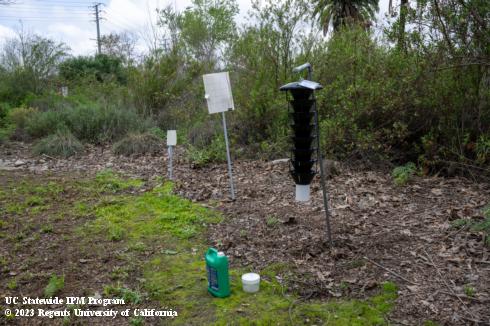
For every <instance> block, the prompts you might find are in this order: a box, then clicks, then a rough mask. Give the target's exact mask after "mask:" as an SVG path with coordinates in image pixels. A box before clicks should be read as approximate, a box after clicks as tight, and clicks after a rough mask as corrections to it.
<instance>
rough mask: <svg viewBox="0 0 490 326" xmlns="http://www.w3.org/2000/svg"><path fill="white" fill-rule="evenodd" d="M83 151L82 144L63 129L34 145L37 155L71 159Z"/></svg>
mask: <svg viewBox="0 0 490 326" xmlns="http://www.w3.org/2000/svg"><path fill="white" fill-rule="evenodd" d="M82 150H83V145H82V143H81V142H80V141H79V140H78V139H77V138H76V137H75V136H73V135H72V133H71V132H70V131H69V130H68V129H66V128H62V129H59V130H57V131H56V132H55V133H54V134H52V135H49V136H47V137H45V138H43V139H41V140H40V141H39V142H37V144H36V145H34V148H33V152H34V153H35V154H37V155H40V154H46V155H49V156H57V157H69V156H72V155H74V154H76V153H79V152H81V151H82Z"/></svg>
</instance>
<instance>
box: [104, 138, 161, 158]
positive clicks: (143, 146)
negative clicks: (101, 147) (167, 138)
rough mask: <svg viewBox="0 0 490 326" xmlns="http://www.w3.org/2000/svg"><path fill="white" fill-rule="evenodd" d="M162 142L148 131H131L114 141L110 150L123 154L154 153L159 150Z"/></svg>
mask: <svg viewBox="0 0 490 326" xmlns="http://www.w3.org/2000/svg"><path fill="white" fill-rule="evenodd" d="M162 144H163V141H162V139H161V138H160V137H158V136H156V135H154V134H152V133H150V132H147V133H131V134H129V135H128V136H126V137H124V138H123V139H121V140H120V141H118V142H117V143H115V144H114V146H113V147H112V150H113V152H114V153H115V154H118V155H125V156H131V155H142V154H155V153H158V152H159V151H160V150H161V148H162Z"/></svg>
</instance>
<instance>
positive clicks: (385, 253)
mask: <svg viewBox="0 0 490 326" xmlns="http://www.w3.org/2000/svg"><path fill="white" fill-rule="evenodd" d="M29 153H30V152H29V146H27V145H23V144H19V143H16V144H11V145H10V146H4V147H2V148H0V159H1V160H0V169H2V170H16V171H18V172H22V171H24V172H28V171H29V173H32V174H37V173H41V174H45V173H50V172H56V173H57V172H60V173H68V174H71V173H77V174H94V173H96V172H97V171H99V170H101V169H105V168H110V169H112V170H114V171H119V172H122V173H124V174H126V175H132V176H135V177H141V178H145V179H148V178H151V177H154V176H157V175H160V176H165V174H166V168H167V164H166V158H165V156H166V155H163V154H162V156H159V157H150V156H148V157H146V156H145V157H139V158H125V157H116V156H113V155H112V154H111V153H110V149H109V148H104V147H96V148H88V149H87V153H86V154H84V155H82V156H78V157H72V158H70V159H66V160H61V159H54V158H50V157H31V156H30V154H29ZM183 157H184V155H183V153H182V152H181V151H177V159H176V162H175V163H174V166H175V172H174V175H175V179H176V190H177V192H178V193H179V194H181V195H183V196H184V197H187V198H189V199H192V200H194V201H198V202H202V203H204V204H206V205H209V206H213V207H218V209H220V210H221V211H223V212H224V214H225V216H227V218H226V219H225V221H224V222H223V223H221V224H219V225H218V226H217V227H216V228H215V229H212V230H209V239H210V241H211V242H212V243H215V244H216V246H217V247H219V248H220V249H223V250H225V251H226V252H227V254H228V255H229V256H230V257H231V259H232V264H233V265H235V266H249V267H251V268H252V269H255V270H259V271H260V270H261V268H263V267H265V266H266V265H269V264H271V263H283V264H288V265H290V266H293V269H294V270H295V273H294V274H292V275H289V274H288V275H284V279H283V280H282V281H284V282H285V283H287V284H288V286H290V287H291V288H294V289H295V290H297V291H299V292H300V293H302V294H303V295H304V296H305V298H312V297H321V298H339V297H340V298H342V297H355V298H363V297H367V296H369V295H370V290H371V289H373V288H375V287H376V285H377V284H379V283H381V282H383V281H386V280H392V281H394V282H395V283H396V284H397V285H398V287H399V298H398V299H397V302H396V307H395V310H394V311H393V313H392V314H391V316H390V320H391V321H392V322H393V323H395V324H402V325H417V324H423V322H424V321H426V320H433V321H437V322H438V323H440V324H443V325H463V324H464V325H471V324H490V248H489V247H488V246H486V245H485V244H484V238H483V233H479V232H475V231H472V230H471V229H470V228H468V227H466V226H462V227H455V226H454V222H453V221H455V220H459V219H466V220H480V219H482V218H483V213H482V208H483V207H484V206H485V205H487V204H488V203H490V187H489V185H487V184H484V183H474V182H470V181H468V180H466V179H463V178H451V179H444V178H432V177H423V178H422V177H416V178H415V179H414V180H413V181H411V182H410V183H409V184H408V185H406V186H403V187H399V186H395V185H394V184H393V182H392V180H391V177H390V176H389V174H387V173H384V172H377V171H356V170H354V169H349V168H347V167H342V168H341V169H340V173H339V174H338V175H336V176H334V177H333V178H330V179H329V180H328V193H329V196H330V208H331V216H332V232H333V238H334V245H333V247H330V246H329V245H328V244H327V243H326V242H325V213H324V211H323V203H322V198H321V191H320V187H319V184H318V179H316V180H315V181H314V183H313V185H312V200H311V202H309V203H307V204H299V203H296V202H295V201H294V193H293V192H294V184H293V182H292V179H291V178H290V176H289V174H288V166H287V163H273V162H263V161H237V162H235V164H234V172H235V181H236V188H237V200H236V201H230V200H227V196H228V179H227V174H226V164H220V165H212V166H209V167H206V168H201V169H192V168H191V167H190V165H189V164H188V163H185V161H184V158H183Z"/></svg>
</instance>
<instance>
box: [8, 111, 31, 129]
mask: <svg viewBox="0 0 490 326" xmlns="http://www.w3.org/2000/svg"><path fill="white" fill-rule="evenodd" d="M37 112H38V111H37V109H35V108H30V107H29V108H28V107H22V106H21V107H18V108H14V109H12V110H11V111H10V112H9V115H8V117H9V119H10V121H11V122H12V123H14V124H15V126H16V127H17V128H19V129H24V128H25V127H26V124H27V121H28V120H29V118H30V117H31V116H33V115H35V114H36V113H37Z"/></svg>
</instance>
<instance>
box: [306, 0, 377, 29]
mask: <svg viewBox="0 0 490 326" xmlns="http://www.w3.org/2000/svg"><path fill="white" fill-rule="evenodd" d="M313 3H314V10H313V15H314V16H318V23H319V24H320V27H321V28H322V29H323V34H324V35H326V34H327V32H328V29H329V26H330V25H332V26H333V30H334V32H339V31H340V30H341V29H342V28H346V27H349V25H352V24H358V25H360V26H366V27H367V26H369V25H370V24H371V22H372V21H373V20H374V19H375V16H376V13H377V12H378V11H379V6H378V1H377V0H356V1H346V0H315V1H314V2H313Z"/></svg>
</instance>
